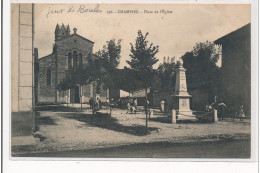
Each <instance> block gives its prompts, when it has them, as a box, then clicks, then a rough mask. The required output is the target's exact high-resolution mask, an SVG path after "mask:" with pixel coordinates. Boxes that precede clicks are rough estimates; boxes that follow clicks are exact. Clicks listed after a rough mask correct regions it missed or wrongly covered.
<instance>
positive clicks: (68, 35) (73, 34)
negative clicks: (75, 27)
mask: <svg viewBox="0 0 260 173" xmlns="http://www.w3.org/2000/svg"><path fill="white" fill-rule="evenodd" d="M75 35H76V36H78V37H80V38H82V39H83V40H85V41H87V42H90V43H92V44H94V43H95V42H93V41H91V40H89V39H87V38H85V37H82V36H81V35H78V34H77V33H74V34H71V35H68V36H65V37H62V38H60V39H57V40H56V41H61V40H63V39H66V38H69V37H73V36H75Z"/></svg>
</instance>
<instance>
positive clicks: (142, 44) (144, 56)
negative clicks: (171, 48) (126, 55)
mask: <svg viewBox="0 0 260 173" xmlns="http://www.w3.org/2000/svg"><path fill="white" fill-rule="evenodd" d="M148 35H149V33H148V32H147V33H146V34H145V35H143V34H142V32H141V31H140V30H139V31H138V36H137V38H136V40H135V47H134V46H133V44H132V43H130V45H131V54H130V57H131V61H126V62H127V63H128V64H129V65H130V67H131V68H133V69H137V70H140V71H144V70H146V71H150V70H152V67H153V65H154V64H156V63H157V62H158V59H157V58H156V57H155V55H156V54H157V53H158V52H159V46H153V43H151V44H150V45H149V46H148V41H147V40H146V38H147V36H148Z"/></svg>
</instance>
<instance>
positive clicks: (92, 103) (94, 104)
mask: <svg viewBox="0 0 260 173" xmlns="http://www.w3.org/2000/svg"><path fill="white" fill-rule="evenodd" d="M89 105H90V109H93V110H99V109H101V108H102V106H101V100H100V98H97V99H96V100H95V99H94V98H93V97H91V98H90V99H89Z"/></svg>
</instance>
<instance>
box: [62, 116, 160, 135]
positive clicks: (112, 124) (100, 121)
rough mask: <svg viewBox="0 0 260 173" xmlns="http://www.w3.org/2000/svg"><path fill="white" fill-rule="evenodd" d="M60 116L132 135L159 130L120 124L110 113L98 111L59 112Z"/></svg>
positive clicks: (146, 133)
mask: <svg viewBox="0 0 260 173" xmlns="http://www.w3.org/2000/svg"><path fill="white" fill-rule="evenodd" d="M58 115H59V116H62V117H65V118H69V119H74V120H77V121H81V122H84V123H87V124H88V125H92V126H96V127H100V128H104V129H108V130H114V131H116V132H123V133H127V134H130V135H136V136H145V135H148V134H150V133H151V132H152V131H155V132H158V128H155V127H149V128H148V129H146V127H145V126H141V125H133V126H125V125H122V124H119V123H118V122H117V119H116V118H113V117H110V116H109V114H101V113H96V114H95V115H92V114H82V113H73V114H58Z"/></svg>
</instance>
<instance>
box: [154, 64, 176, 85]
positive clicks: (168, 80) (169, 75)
mask: <svg viewBox="0 0 260 173" xmlns="http://www.w3.org/2000/svg"><path fill="white" fill-rule="evenodd" d="M175 69H176V64H175V63H174V62H172V63H166V62H164V63H163V64H160V65H159V66H158V68H157V77H158V78H159V79H160V83H161V87H160V88H161V89H172V88H174V86H175V80H176V73H175Z"/></svg>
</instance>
